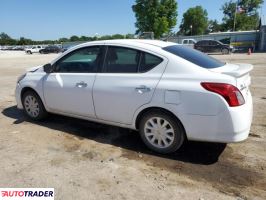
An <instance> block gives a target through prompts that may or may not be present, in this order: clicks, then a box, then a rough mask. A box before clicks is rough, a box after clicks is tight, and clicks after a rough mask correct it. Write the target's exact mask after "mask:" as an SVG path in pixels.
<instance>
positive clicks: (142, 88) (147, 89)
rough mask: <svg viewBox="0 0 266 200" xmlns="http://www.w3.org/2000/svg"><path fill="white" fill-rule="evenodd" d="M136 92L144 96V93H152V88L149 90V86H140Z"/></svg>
mask: <svg viewBox="0 0 266 200" xmlns="http://www.w3.org/2000/svg"><path fill="white" fill-rule="evenodd" d="M135 90H136V91H137V92H138V93H140V94H142V93H144V92H150V91H151V88H149V87H147V86H145V85H141V86H139V87H136V88H135Z"/></svg>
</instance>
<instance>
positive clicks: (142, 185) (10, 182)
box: [0, 51, 266, 200]
mask: <svg viewBox="0 0 266 200" xmlns="http://www.w3.org/2000/svg"><path fill="white" fill-rule="evenodd" d="M56 56H58V55H57V54H49V55H39V54H33V55H26V54H25V53H24V52H3V51H0V75H1V76H0V83H1V84H0V155H1V162H0V168H1V170H0V187H54V188H55V193H56V198H55V199H62V200H63V199H64V200H68V199H79V200H82V199H102V200H103V199H132V200H133V199H134V200H135V199H184V200H186V199H204V200H206V199H266V65H265V63H266V54H265V53H264V54H263V53H261V54H259V53H258V54H252V55H250V56H248V55H246V54H233V55H228V56H225V55H213V56H214V57H217V58H218V59H221V60H224V61H227V62H233V63H239V62H244V63H252V64H253V65H254V67H255V68H254V70H253V71H252V73H251V76H252V86H251V91H252V93H253V100H254V119H253V124H252V129H251V133H250V136H249V138H248V139H247V140H246V141H244V142H242V143H236V144H227V145H225V144H216V143H201V142H188V143H187V144H186V145H184V147H182V149H180V151H178V152H176V153H174V154H170V155H167V156H166V155H159V154H155V153H153V152H151V151H149V150H148V149H147V148H146V147H145V146H144V145H143V143H142V141H141V139H140V137H139V135H138V134H137V133H136V132H134V131H129V130H126V129H122V128H116V127H112V126H106V125H101V124H96V123H92V122H87V121H84V120H77V119H73V118H68V117H62V116H57V115H51V116H50V117H49V118H48V119H47V120H45V121H43V122H40V123H36V122H32V121H29V120H28V119H27V118H26V117H25V116H24V115H23V113H22V112H21V111H19V110H17V109H16V103H15V99H14V88H15V84H16V79H17V77H18V76H19V75H20V74H21V73H22V72H24V71H25V69H27V68H30V67H33V66H36V65H41V64H45V63H47V62H48V61H50V60H51V59H53V58H55V57H56Z"/></svg>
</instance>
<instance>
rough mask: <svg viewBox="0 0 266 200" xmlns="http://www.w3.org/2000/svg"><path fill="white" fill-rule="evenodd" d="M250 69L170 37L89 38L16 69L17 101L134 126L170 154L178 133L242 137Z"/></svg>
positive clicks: (28, 108) (32, 108)
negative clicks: (42, 61) (51, 58)
mask: <svg viewBox="0 0 266 200" xmlns="http://www.w3.org/2000/svg"><path fill="white" fill-rule="evenodd" d="M252 69H253V66H252V65H249V64H229V63H224V62H221V61H218V60H216V59H214V58H212V57H209V56H208V55H205V54H204V53H201V52H199V51H197V50H194V49H191V48H187V47H184V46H182V45H177V44H175V43H170V42H162V41H156V40H112V41H96V42H88V43H85V44H81V45H78V46H75V47H73V48H71V49H69V50H67V51H66V52H64V53H63V54H62V55H60V56H59V57H58V58H56V59H55V60H54V61H52V62H51V63H48V64H46V65H44V66H40V67H36V68H33V69H31V70H29V71H28V72H27V73H26V74H24V75H22V76H20V77H19V78H18V81H17V86H16V100H17V106H18V108H19V109H24V111H25V113H26V114H27V115H28V117H30V118H31V119H34V120H40V119H43V118H44V117H45V116H46V115H47V113H48V112H50V113H57V114H62V115H66V116H71V117H76V118H81V119H87V120H91V121H96V122H100V123H104V124H111V125H115V126H120V127H126V128H129V129H134V130H139V133H140V135H141V138H142V140H143V141H144V143H145V144H146V145H147V146H148V147H149V148H150V149H152V150H154V151H157V152H160V153H170V152H174V151H176V150H177V149H179V148H180V147H181V145H182V143H183V142H184V141H185V140H196V141H209V142H222V143H230V142H238V141H242V140H245V139H246V138H247V137H248V135H249V131H250V126H251V121H252V114H253V106H252V97H251V94H250V91H249V85H250V75H249V72H250V71H251V70H252Z"/></svg>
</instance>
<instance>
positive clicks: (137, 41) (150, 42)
mask: <svg viewBox="0 0 266 200" xmlns="http://www.w3.org/2000/svg"><path fill="white" fill-rule="evenodd" d="M90 44H104V45H108V44H121V45H134V46H143V45H151V46H156V47H160V48H164V47H167V46H170V45H178V44H177V43H173V42H165V41H161V40H146V39H118V40H102V41H93V42H86V43H83V44H81V45H80V46H87V45H90Z"/></svg>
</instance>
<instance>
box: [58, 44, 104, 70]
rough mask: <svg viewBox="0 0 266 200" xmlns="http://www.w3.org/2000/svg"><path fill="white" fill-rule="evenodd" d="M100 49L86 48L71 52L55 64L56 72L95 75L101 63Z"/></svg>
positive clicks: (97, 47) (96, 47)
mask: <svg viewBox="0 0 266 200" xmlns="http://www.w3.org/2000/svg"><path fill="white" fill-rule="evenodd" d="M100 52H101V51H100V47H99V46H95V47H85V48H81V49H78V50H75V51H74V52H70V53H69V54H68V55H66V56H65V57H63V58H62V59H61V60H59V61H58V62H57V63H56V64H55V72H61V73H94V72H97V68H98V65H99V61H100Z"/></svg>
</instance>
